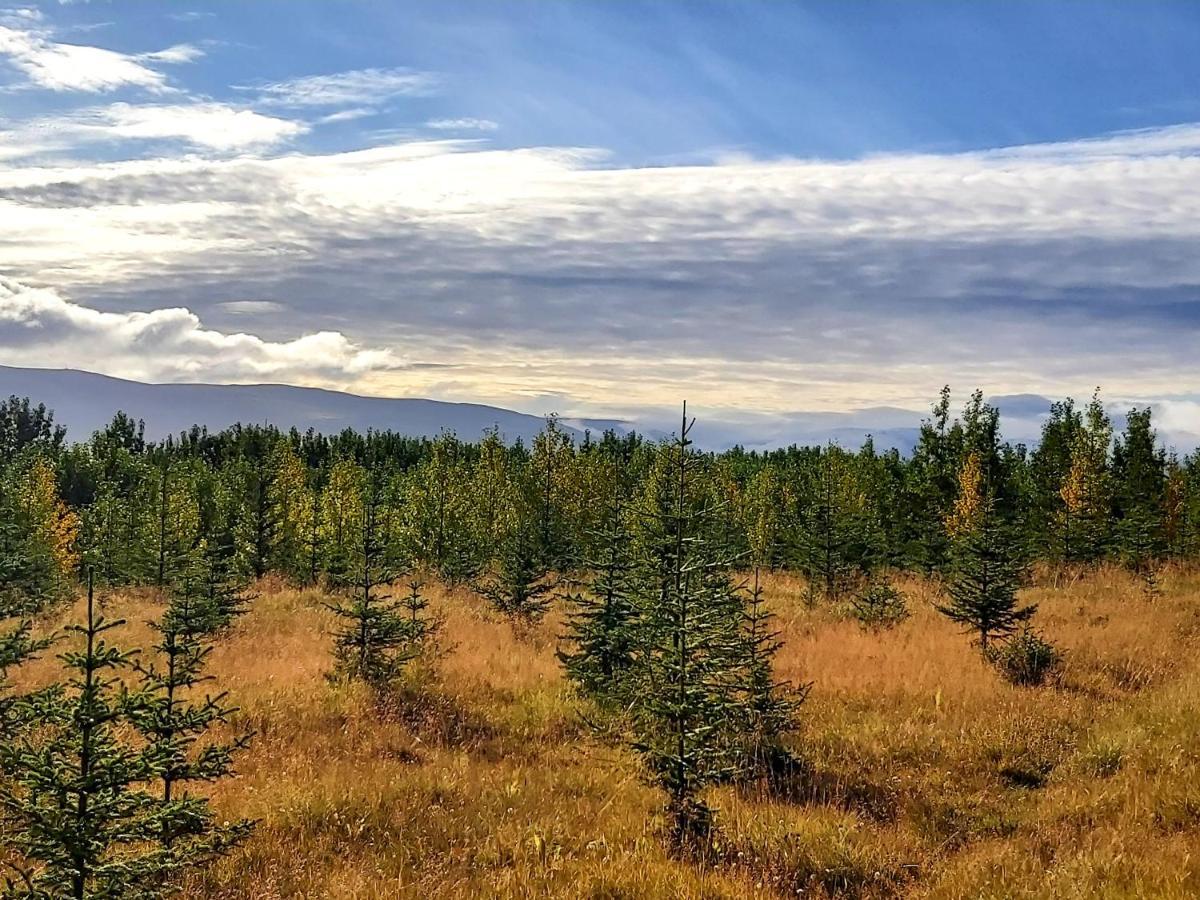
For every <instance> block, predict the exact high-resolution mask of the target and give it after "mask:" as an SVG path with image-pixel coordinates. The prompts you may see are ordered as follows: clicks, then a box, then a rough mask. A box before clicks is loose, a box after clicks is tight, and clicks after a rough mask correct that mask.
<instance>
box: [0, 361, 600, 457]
mask: <svg viewBox="0 0 1200 900" xmlns="http://www.w3.org/2000/svg"><path fill="white" fill-rule="evenodd" d="M12 394H16V395H17V396H19V397H29V398H30V399H31V400H32V401H33V402H35V403H45V404H46V406H48V407H49V408H50V409H52V410H54V420H55V421H56V422H58V423H59V424H61V425H65V426H66V428H67V432H68V434H69V436H70V438H71V439H72V440H84V439H86V438H88V437H90V436H91V434H92V432H94V431H96V430H98V429H100V428H103V427H104V426H105V425H107V424H108V423H109V421H111V419H112V417H113V414H114V413H116V412H117V411H118V410H122V411H124V412H125V413H126V414H127V415H129V416H131V417H132V418H134V419H142V420H143V421H144V422H145V423H146V436H147V437H148V438H150V439H152V440H161V439H162V438H164V437H166V436H167V435H169V434H178V433H179V432H181V431H186V430H187V429H189V428H191V427H192V426H193V425H196V424H199V425H206V426H208V428H209V430H210V431H216V430H220V429H222V428H226V427H228V426H230V425H233V424H235V423H238V422H241V423H243V424H247V425H249V424H257V425H275V426H277V427H279V428H281V429H284V430H286V429H289V428H292V427H295V428H298V429H299V430H301V431H306V430H308V429H309V428H314V429H316V430H317V431H320V432H324V433H326V434H333V433H337V432H339V431H341V430H342V429H344V428H353V429H355V430H357V431H366V430H367V429H368V428H370V429H374V430H376V431H384V430H391V431H395V432H397V433H399V434H406V435H411V436H414V437H418V436H422V435H428V436H433V435H437V434H438V433H439V432H441V431H443V430H449V431H453V432H455V433H456V434H457V435H458V436H459V437H461V438H462V439H463V440H470V441H473V440H477V439H478V438H479V436H480V435H481V434H482V433H483V432H484V431H485V430H487V429H489V428H493V427H496V428H499V429H500V433H501V434H502V435H503V436H504V438H505V440H508V441H515V440H517V438H520V439H521V440H523V441H525V442H526V443H528V442H529V441H531V440H532V439H533V437H534V435H536V434H537V433H538V432H539V431H541V430H542V426H543V425H544V424H545V420H543V419H541V418H539V417H538V416H530V415H526V414H524V413H518V412H513V411H512V410H508V409H500V408H499V407H495V406H483V405H481V404H476V403H444V402H441V401H438V400H416V399H387V398H382V397H360V396H358V395H356V394H346V393H341V392H339V391H326V390H321V389H319V388H305V387H293V386H290V385H284V384H143V383H141V382H138V381H126V380H124V379H121V378H110V377H109V376H107V375H97V374H94V373H92V372H81V371H77V370H75V369H20V368H13V367H9V366H0V396H4V397H7V396H10V395H12ZM595 424H596V425H611V426H613V427H616V426H617V425H619V424H620V423H595ZM564 430H566V431H568V432H570V433H571V434H573V435H574V436H576V437H582V435H583V429H582V428H576V427H574V426H571V425H566V424H564ZM602 430H603V428H600V429H597V428H596V427H594V426H593V427H592V431H593V433H598V431H602Z"/></svg>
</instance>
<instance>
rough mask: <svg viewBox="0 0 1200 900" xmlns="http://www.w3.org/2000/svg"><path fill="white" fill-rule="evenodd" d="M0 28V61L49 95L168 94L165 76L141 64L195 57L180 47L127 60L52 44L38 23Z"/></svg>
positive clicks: (114, 53)
mask: <svg viewBox="0 0 1200 900" xmlns="http://www.w3.org/2000/svg"><path fill="white" fill-rule="evenodd" d="M5 21H6V22H7V24H0V57H4V58H6V59H7V60H8V62H9V64H10V65H11V66H13V67H14V68H16V69H17V70H18V71H19V72H21V73H22V74H23V75H24V76H25V77H26V79H27V80H28V84H29V85H30V86H34V87H40V88H45V89H46V90H51V91H60V92H61V91H79V92H83V93H92V94H95V93H102V92H106V91H114V90H117V89H118V88H126V87H135V88H142V89H144V90H147V91H150V92H152V93H157V94H163V93H168V92H170V91H171V90H172V89H171V88H170V87H169V86H168V84H167V79H166V76H165V75H163V74H162V73H161V72H159V71H157V70H155V69H153V68H151V67H150V66H148V65H145V62H147V61H150V62H154V61H158V62H175V63H178V62H189V61H190V60H192V59H195V58H196V56H197V55H198V54H199V52H200V51H198V50H197V49H196V48H194V47H189V46H188V45H179V46H176V47H171V48H168V49H167V50H162V51H159V52H158V53H148V54H142V55H137V56H131V55H129V54H125V53H119V52H117V51H115V50H106V49H104V48H103V47H90V46H85V45H81V44H67V43H60V42H57V41H54V40H52V39H51V38H50V35H49V33H48V32H47V31H46V30H44V29H43V28H41V27H40V26H39V25H38V24H37V23H38V22H39V21H40V19H39V18H32V19H28V20H27V21H28V22H29V24H30V25H32V26H33V27H13V26H14V25H17V22H16V20H15V19H14V18H13V17H11V16H9V17H7V18H6V20H5Z"/></svg>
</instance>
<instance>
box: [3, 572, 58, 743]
mask: <svg viewBox="0 0 1200 900" xmlns="http://www.w3.org/2000/svg"><path fill="white" fill-rule="evenodd" d="M31 605H32V604H30V603H29V601H28V600H26V599H25V598H23V597H21V596H20V595H18V594H16V593H0V743H2V742H4V741H6V740H8V739H10V738H11V737H12V736H13V735H14V734H15V733H16V730H17V727H18V726H19V724H20V719H19V717H18V715H17V713H18V712H19V711H20V710H21V709H22V708H24V709H26V710H27V709H28V706H29V704H28V703H26V704H23V705H19V704H18V703H17V702H16V700H17V698H16V697H14V696H13V694H12V691H11V686H10V684H9V681H8V673H9V672H10V671H12V670H13V669H15V668H17V667H18V666H19V665H21V664H22V663H24V662H27V661H29V660H30V659H33V658H34V657H35V656H36V655H37V654H38V653H39V652H40V651H42V650H45V649H46V648H47V647H49V646H50V645H51V644H52V643H53V639H52V638H46V637H34V633H33V622H32V621H30V620H29V619H28V618H27V615H28V613H29V611H30V606H31Z"/></svg>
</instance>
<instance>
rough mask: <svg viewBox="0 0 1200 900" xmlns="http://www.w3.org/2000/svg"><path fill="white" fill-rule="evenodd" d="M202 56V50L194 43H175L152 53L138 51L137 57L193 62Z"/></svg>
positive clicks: (168, 61)
mask: <svg viewBox="0 0 1200 900" xmlns="http://www.w3.org/2000/svg"><path fill="white" fill-rule="evenodd" d="M202 56H204V51H203V50H201V49H200V48H199V47H197V46H196V45H195V44H175V45H174V46H171V47H167V48H166V49H163V50H155V51H153V52H152V53H139V54H138V55H137V58H138V59H141V60H146V61H148V62H163V63H190V62H195V61H196V60H198V59H200V58H201V57H202Z"/></svg>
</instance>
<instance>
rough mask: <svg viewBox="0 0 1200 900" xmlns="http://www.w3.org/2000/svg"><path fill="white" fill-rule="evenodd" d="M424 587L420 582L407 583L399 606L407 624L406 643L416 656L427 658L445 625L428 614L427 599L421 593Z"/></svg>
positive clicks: (437, 618)
mask: <svg viewBox="0 0 1200 900" xmlns="http://www.w3.org/2000/svg"><path fill="white" fill-rule="evenodd" d="M422 587H424V585H423V584H422V583H421V582H420V581H416V580H414V581H410V582H409V583H408V593H407V594H405V595H404V599H403V600H402V602H401V605H402V607H403V609H404V613H405V616H406V621H407V623H408V641H409V644H410V646H411V648H412V649H413V651H414V653H415V654H416V655H418V656H428V655H429V651H430V650H431V649H433V647H434V646H435V645H436V643H437V640H438V635H439V634H440V633H441V630H442V626H443V625H444V624H445V623H444V622H443V621H442V619H441V618H440V617H438V616H436V615H432V614H430V612H429V598H427V597H426V596H425V595H424V594H422V593H421V588H422Z"/></svg>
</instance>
